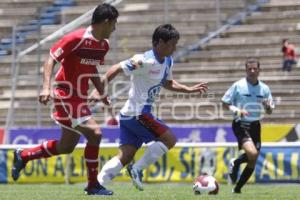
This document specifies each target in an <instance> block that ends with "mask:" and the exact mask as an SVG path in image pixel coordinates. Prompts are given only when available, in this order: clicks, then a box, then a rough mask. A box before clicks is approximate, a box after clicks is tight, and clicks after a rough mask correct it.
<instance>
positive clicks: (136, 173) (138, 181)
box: [126, 165, 144, 191]
mask: <svg viewBox="0 0 300 200" xmlns="http://www.w3.org/2000/svg"><path fill="white" fill-rule="evenodd" d="M126 171H127V174H128V175H129V176H130V178H131V180H132V184H133V185H134V186H135V188H136V189H138V190H140V191H143V190H144V188H143V184H142V178H143V172H142V171H140V170H137V169H135V168H134V167H132V165H128V166H127V170H126Z"/></svg>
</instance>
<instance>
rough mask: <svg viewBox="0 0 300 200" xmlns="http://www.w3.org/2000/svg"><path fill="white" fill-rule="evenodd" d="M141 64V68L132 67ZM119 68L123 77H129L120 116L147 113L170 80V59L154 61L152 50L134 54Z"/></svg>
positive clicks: (171, 60) (171, 64) (171, 62)
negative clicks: (122, 72) (125, 98)
mask: <svg viewBox="0 0 300 200" xmlns="http://www.w3.org/2000/svg"><path fill="white" fill-rule="evenodd" d="M133 61H134V62H135V63H137V62H142V63H143V64H142V65H141V67H139V68H137V69H135V68H134V67H133V65H132V63H133ZM120 64H121V67H122V69H123V71H124V73H125V75H127V76H130V81H131V87H130V90H129V98H128V100H127V101H126V103H125V105H124V106H123V108H122V109H121V111H120V112H121V114H122V115H126V116H137V115H140V114H142V113H149V112H151V109H152V104H153V102H154V101H155V98H156V97H158V95H159V93H160V90H161V87H162V86H163V85H164V83H165V81H166V80H172V79H173V77H172V70H171V68H172V66H173V59H172V57H171V56H170V57H165V59H164V61H163V62H161V63H160V62H159V61H158V60H157V59H156V56H155V52H154V51H153V50H150V51H146V52H145V53H144V54H136V55H134V56H133V57H132V58H130V59H128V60H125V61H122V62H121V63H120Z"/></svg>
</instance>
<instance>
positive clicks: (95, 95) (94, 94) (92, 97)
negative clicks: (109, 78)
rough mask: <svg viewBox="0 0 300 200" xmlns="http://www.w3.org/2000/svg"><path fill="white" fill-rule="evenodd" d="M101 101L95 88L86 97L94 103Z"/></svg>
mask: <svg viewBox="0 0 300 200" xmlns="http://www.w3.org/2000/svg"><path fill="white" fill-rule="evenodd" d="M99 101H101V96H100V94H99V92H98V91H97V90H94V91H93V92H92V93H91V94H90V96H89V97H88V102H89V103H96V102H99Z"/></svg>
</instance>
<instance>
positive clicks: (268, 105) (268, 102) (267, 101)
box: [262, 99, 272, 110]
mask: <svg viewBox="0 0 300 200" xmlns="http://www.w3.org/2000/svg"><path fill="white" fill-rule="evenodd" d="M262 105H263V106H264V108H265V109H266V110H269V109H271V105H272V102H271V100H270V99H264V100H263V101H262Z"/></svg>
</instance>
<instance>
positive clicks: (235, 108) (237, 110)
mask: <svg viewBox="0 0 300 200" xmlns="http://www.w3.org/2000/svg"><path fill="white" fill-rule="evenodd" d="M229 110H230V111H231V112H233V113H234V114H235V115H237V116H240V115H241V109H239V108H238V107H236V106H234V105H230V106H229Z"/></svg>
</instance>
